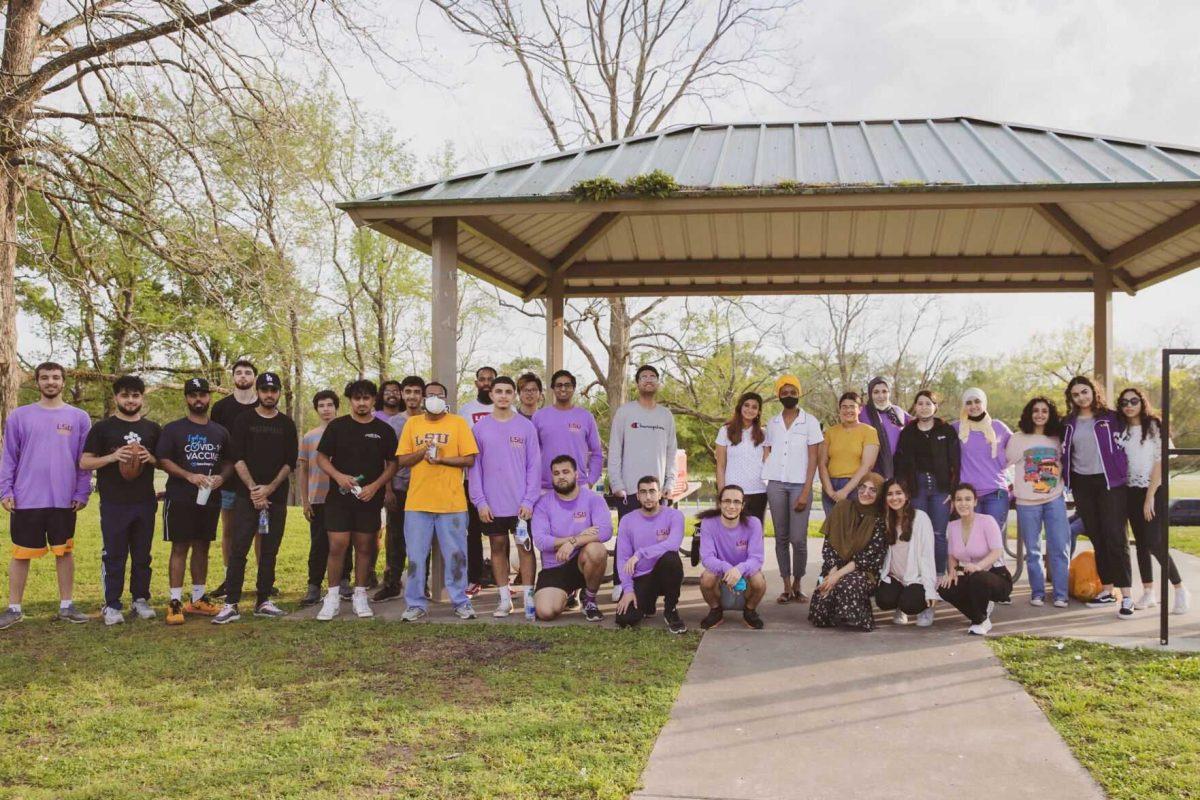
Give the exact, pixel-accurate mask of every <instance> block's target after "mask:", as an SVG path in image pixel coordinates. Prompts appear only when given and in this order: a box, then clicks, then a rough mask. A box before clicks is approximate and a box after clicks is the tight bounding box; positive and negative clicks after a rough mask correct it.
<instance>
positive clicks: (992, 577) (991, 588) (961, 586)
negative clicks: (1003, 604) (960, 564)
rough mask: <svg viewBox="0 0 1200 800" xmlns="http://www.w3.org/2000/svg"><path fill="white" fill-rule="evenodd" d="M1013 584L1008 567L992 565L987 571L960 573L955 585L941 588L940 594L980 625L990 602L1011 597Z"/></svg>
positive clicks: (972, 622) (972, 621)
mask: <svg viewBox="0 0 1200 800" xmlns="http://www.w3.org/2000/svg"><path fill="white" fill-rule="evenodd" d="M1012 585H1013V582H1012V573H1011V572H1009V571H1008V567H992V568H991V569H990V570H988V571H987V572H972V573H970V574H969V575H959V576H958V581H957V582H955V584H954V585H953V586H948V587H946V588H945V589H940V590H939V591H938V594H940V595H941V596H942V599H943V600H945V601H946V602H947V603H949V604H950V605H952V606H954V607H955V608H957V609H958V610H959V611H961V612H962V614H963V616H964V617H966V618H967V619H969V620H971V624H972V625H978V624H979V623H981V622H983V621H984V620H985V619H987V605H988V602H990V601H994V602H999V601H1001V600H1007V599H1009V598H1010V597H1011V596H1012Z"/></svg>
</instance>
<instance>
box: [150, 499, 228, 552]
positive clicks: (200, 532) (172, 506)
mask: <svg viewBox="0 0 1200 800" xmlns="http://www.w3.org/2000/svg"><path fill="white" fill-rule="evenodd" d="M220 520H221V507H220V506H201V505H197V504H195V503H192V502H188V501H186V500H164V501H163V541H164V542H211V541H214V540H215V539H216V538H217V523H218V522H219V521H220Z"/></svg>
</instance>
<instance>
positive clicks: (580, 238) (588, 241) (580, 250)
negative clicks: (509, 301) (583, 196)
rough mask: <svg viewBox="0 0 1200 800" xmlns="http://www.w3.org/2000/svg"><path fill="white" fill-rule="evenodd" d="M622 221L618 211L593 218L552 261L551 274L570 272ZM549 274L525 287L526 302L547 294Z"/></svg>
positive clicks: (607, 212)
mask: <svg viewBox="0 0 1200 800" xmlns="http://www.w3.org/2000/svg"><path fill="white" fill-rule="evenodd" d="M620 219H621V214H620V213H618V212H616V211H605V212H603V213H600V214H597V215H596V216H595V217H593V218H592V221H591V222H589V223H588V224H587V225H585V226H584V228H583V230H581V231H580V232H579V233H577V234H575V237H574V238H573V239H571V241H569V242H567V243H566V245H564V246H563V249H562V250H559V251H558V253H557V254H556V255H555V256H554V258H553V259H551V261H550V263H551V270H550V272H551V273H555V274H559V275H561V274H563V273H565V272H566V271H567V270H569V269H570V268H571V266H572V265H573V264H574V263H575V261H576V260H577V259H578V258H579V257H580V256H582V255H583V254H584V252H585V251H586V250H587V249H588V248H589V247H591V246H592V244H593V243H595V242H596V240H598V239H599V238H600V237H601V236H603V235H604V234H606V233H608V232H609V231H610V230H612V226H613V225H616V224H617V222H618V221H619V220H620ZM549 274H550V273H546V274H545V275H543V276H542V277H541V278H537V279H535V280H534V281H532V282H531V283H530V284H529V285H528V286H527V287H525V291H524V292H523V293H522V297H523V298H524V299H526V300H529V299H531V298H534V297H537V296H539V295H541V294H543V293H545V291H546V287H547V285H548V283H549V282H548V281H547V280H545V279H546V278H548V277H549Z"/></svg>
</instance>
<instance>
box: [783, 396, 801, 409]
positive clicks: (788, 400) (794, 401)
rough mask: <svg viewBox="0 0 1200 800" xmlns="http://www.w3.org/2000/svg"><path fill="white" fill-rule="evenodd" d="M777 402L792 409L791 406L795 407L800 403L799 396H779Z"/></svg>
mask: <svg viewBox="0 0 1200 800" xmlns="http://www.w3.org/2000/svg"><path fill="white" fill-rule="evenodd" d="M779 402H780V403H782V404H783V407H784V408H787V409H792V408H795V407H796V406H798V405H800V398H799V397H781V398H779Z"/></svg>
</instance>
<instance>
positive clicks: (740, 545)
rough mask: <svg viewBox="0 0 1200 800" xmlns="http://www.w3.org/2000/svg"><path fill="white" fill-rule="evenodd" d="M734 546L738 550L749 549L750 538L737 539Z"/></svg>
mask: <svg viewBox="0 0 1200 800" xmlns="http://www.w3.org/2000/svg"><path fill="white" fill-rule="evenodd" d="M734 547H736V548H737V549H738V550H749V549H750V540H749V539H738V540H737V542H736V543H735V544H734Z"/></svg>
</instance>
